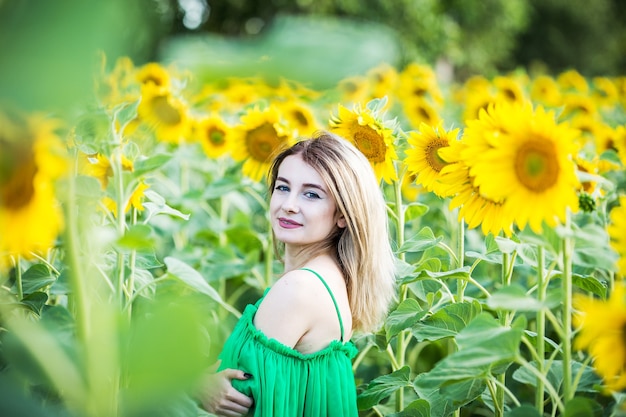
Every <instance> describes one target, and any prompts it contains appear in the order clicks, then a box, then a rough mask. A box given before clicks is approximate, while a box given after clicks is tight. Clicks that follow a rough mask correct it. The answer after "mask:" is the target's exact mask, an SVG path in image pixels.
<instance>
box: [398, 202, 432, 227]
mask: <svg viewBox="0 0 626 417" xmlns="http://www.w3.org/2000/svg"><path fill="white" fill-rule="evenodd" d="M428 210H429V207H428V206H427V205H426V204H422V203H415V202H414V203H410V204H409V205H408V206H407V207H406V209H405V211H404V221H405V222H406V223H409V222H411V221H413V220H415V219H416V218H418V217H421V216H423V215H424V214H426V213H428Z"/></svg>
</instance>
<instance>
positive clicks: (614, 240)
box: [608, 196, 626, 276]
mask: <svg viewBox="0 0 626 417" xmlns="http://www.w3.org/2000/svg"><path fill="white" fill-rule="evenodd" d="M610 218H611V223H610V224H609V226H608V232H609V236H610V237H611V247H612V248H613V249H615V252H617V254H618V255H619V259H618V261H617V268H618V270H619V272H620V274H622V276H624V275H626V196H621V197H620V199H619V206H618V207H615V208H614V209H612V210H611V214H610Z"/></svg>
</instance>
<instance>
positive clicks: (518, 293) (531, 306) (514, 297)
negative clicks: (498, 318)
mask: <svg viewBox="0 0 626 417" xmlns="http://www.w3.org/2000/svg"><path fill="white" fill-rule="evenodd" d="M487 305H488V306H489V307H491V308H493V309H503V310H507V311H524V312H529V311H539V310H541V309H543V308H544V307H545V305H544V304H543V303H540V302H539V301H537V299H535V298H533V297H531V296H529V295H527V294H526V290H525V289H524V288H523V287H522V286H521V285H518V284H512V285H510V286H508V287H504V288H501V289H499V290H497V291H496V292H494V293H493V294H492V295H491V297H489V298H488V299H487Z"/></svg>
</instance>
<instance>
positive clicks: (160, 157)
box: [133, 154, 172, 177]
mask: <svg viewBox="0 0 626 417" xmlns="http://www.w3.org/2000/svg"><path fill="white" fill-rule="evenodd" d="M170 159H172V155H168V154H156V155H152V156H149V157H145V156H144V157H140V158H137V160H136V161H135V165H134V168H135V169H134V170H133V175H134V176H135V177H140V176H142V175H144V174H146V173H148V172H151V171H154V170H156V169H158V168H161V167H162V166H163V165H165V163H166V162H168V161H169V160H170Z"/></svg>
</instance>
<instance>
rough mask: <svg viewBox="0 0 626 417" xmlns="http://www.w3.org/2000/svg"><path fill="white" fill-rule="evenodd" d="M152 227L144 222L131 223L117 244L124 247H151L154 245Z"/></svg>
mask: <svg viewBox="0 0 626 417" xmlns="http://www.w3.org/2000/svg"><path fill="white" fill-rule="evenodd" d="M152 231H153V230H152V227H151V226H148V225H145V224H135V225H132V226H131V227H130V228H129V229H128V230H126V233H124V236H122V237H121V238H120V239H118V241H117V244H118V245H119V246H120V247H122V248H125V249H151V248H153V247H154V245H155V242H154V237H153V236H152V235H153V233H152Z"/></svg>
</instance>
